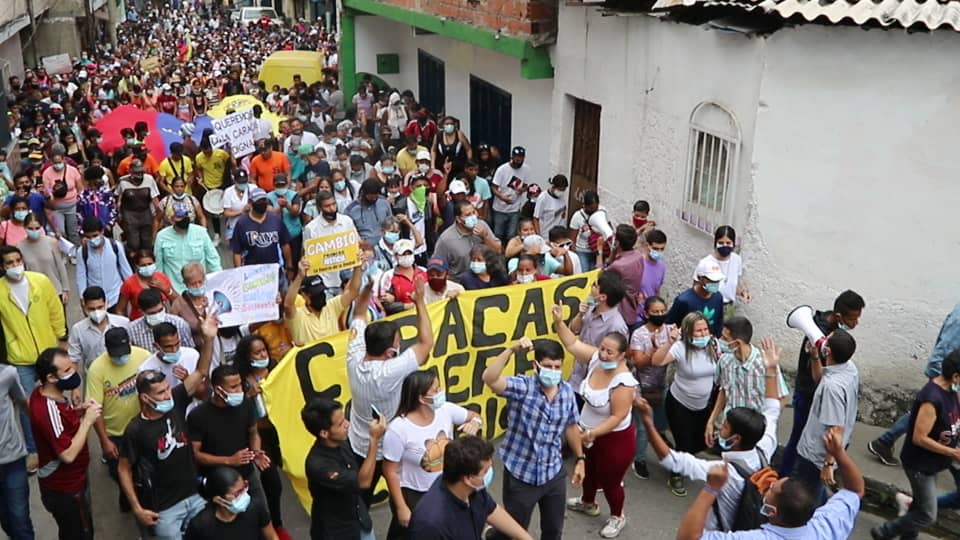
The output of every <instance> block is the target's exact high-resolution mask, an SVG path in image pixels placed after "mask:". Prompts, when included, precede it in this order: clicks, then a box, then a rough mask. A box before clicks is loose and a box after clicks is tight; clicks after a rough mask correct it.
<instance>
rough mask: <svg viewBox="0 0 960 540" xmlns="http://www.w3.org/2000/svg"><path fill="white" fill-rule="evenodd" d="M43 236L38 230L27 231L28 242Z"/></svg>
mask: <svg viewBox="0 0 960 540" xmlns="http://www.w3.org/2000/svg"><path fill="white" fill-rule="evenodd" d="M42 235H43V231H42V230H40V229H27V238H29V239H30V240H38V239H39V238H40V237H41V236H42Z"/></svg>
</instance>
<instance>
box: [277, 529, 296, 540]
mask: <svg viewBox="0 0 960 540" xmlns="http://www.w3.org/2000/svg"><path fill="white" fill-rule="evenodd" d="M274 530H275V531H277V539H278V540H293V537H292V536H290V533H288V532H287V530H286V529H284V528H283V527H276V528H274Z"/></svg>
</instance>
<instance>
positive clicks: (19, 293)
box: [7, 276, 30, 314]
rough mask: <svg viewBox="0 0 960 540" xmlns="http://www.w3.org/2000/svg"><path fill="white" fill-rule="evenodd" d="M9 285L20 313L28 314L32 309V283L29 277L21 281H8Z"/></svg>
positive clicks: (24, 277)
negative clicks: (28, 279)
mask: <svg viewBox="0 0 960 540" xmlns="http://www.w3.org/2000/svg"><path fill="white" fill-rule="evenodd" d="M7 283H9V284H10V292H12V293H13V298H14V299H15V300H16V301H17V305H18V307H19V308H20V311H22V312H23V313H24V314H26V313H27V310H29V309H30V282H29V281H27V276H23V278H21V279H20V281H12V280H7Z"/></svg>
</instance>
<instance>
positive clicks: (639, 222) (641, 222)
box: [633, 217, 647, 229]
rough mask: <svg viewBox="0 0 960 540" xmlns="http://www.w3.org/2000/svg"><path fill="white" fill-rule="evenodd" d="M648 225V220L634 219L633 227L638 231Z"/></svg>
mask: <svg viewBox="0 0 960 540" xmlns="http://www.w3.org/2000/svg"><path fill="white" fill-rule="evenodd" d="M646 224H647V220H646V218H638V217H635V218H633V226H634V227H636V228H637V229H639V228H640V227H643V226H644V225H646Z"/></svg>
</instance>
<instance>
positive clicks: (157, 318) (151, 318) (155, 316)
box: [143, 310, 167, 326]
mask: <svg viewBox="0 0 960 540" xmlns="http://www.w3.org/2000/svg"><path fill="white" fill-rule="evenodd" d="M143 318H144V319H146V321H147V326H156V325H158V324H160V323H162V322H166V320H167V313H166V312H165V311H163V310H160V311H158V312H156V313H147V314H145V315H144V316H143Z"/></svg>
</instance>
